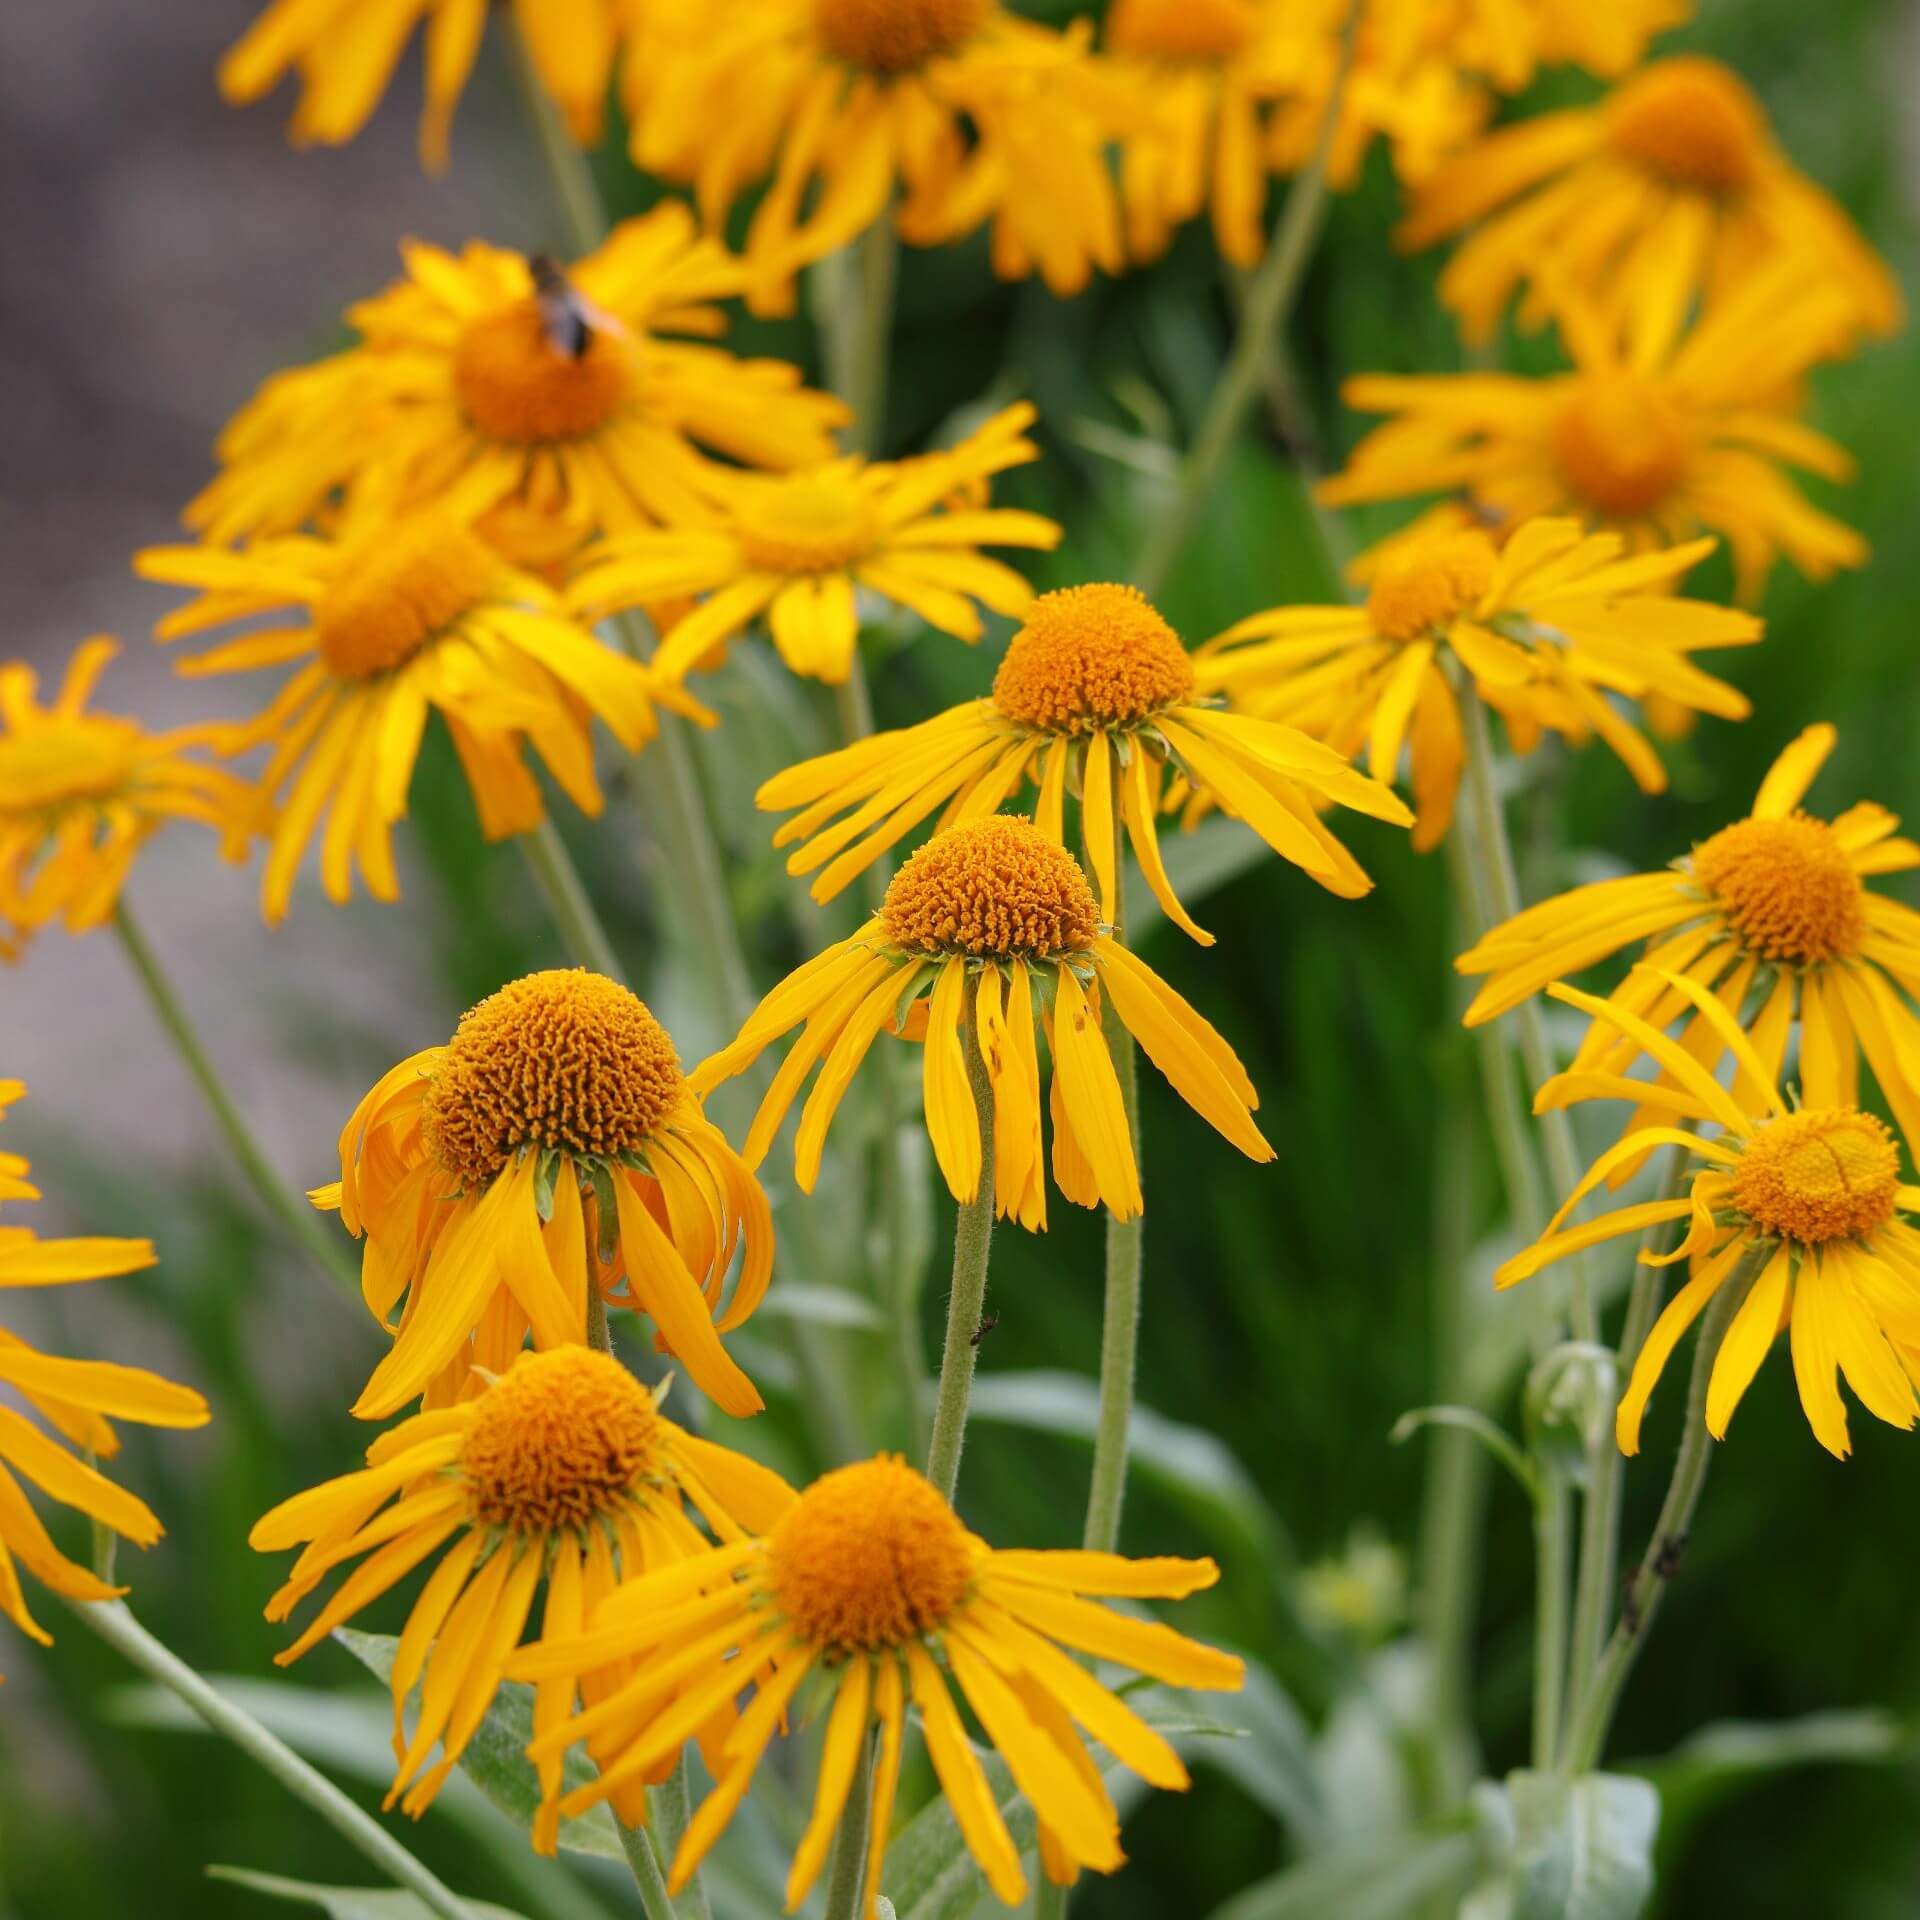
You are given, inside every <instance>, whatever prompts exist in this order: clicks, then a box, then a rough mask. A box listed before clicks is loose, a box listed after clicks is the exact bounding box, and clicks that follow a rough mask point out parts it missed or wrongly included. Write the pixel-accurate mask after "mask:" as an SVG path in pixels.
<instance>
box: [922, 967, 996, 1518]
mask: <svg viewBox="0 0 1920 1920" xmlns="http://www.w3.org/2000/svg"><path fill="white" fill-rule="evenodd" d="M978 992H979V987H978V983H977V982H974V981H969V982H968V983H967V1008H966V1033H965V1039H966V1054H967V1085H968V1086H969V1087H970V1088H971V1089H972V1092H973V1107H974V1112H975V1113H976V1114H978V1116H979V1119H980V1184H979V1187H978V1188H977V1189H976V1191H975V1193H974V1196H973V1198H972V1199H971V1200H963V1201H962V1202H961V1203H960V1210H959V1215H958V1217H957V1218H956V1220H955V1221H954V1227H953V1289H952V1292H951V1293H950V1294H949V1295H948V1297H947V1337H946V1341H945V1344H944V1345H943V1346H942V1348H941V1350H940V1383H939V1385H938V1386H937V1387H936V1388H935V1390H934V1396H933V1437H932V1439H931V1440H930V1441H929V1442H928V1446H927V1478H928V1479H929V1480H931V1481H932V1482H933V1484H934V1485H935V1486H936V1487H938V1488H939V1489H940V1491H941V1492H942V1493H943V1494H944V1495H945V1496H946V1497H947V1498H948V1499H949V1500H951V1499H952V1498H953V1490H954V1487H955V1486H956V1485H957V1484H958V1482H959V1478H960V1449H961V1447H962V1445H963V1444H964V1443H965V1440H966V1432H967V1402H968V1401H969V1400H970V1399H971V1398H972V1395H973V1368H974V1362H975V1361H976V1360H977V1359H978V1358H979V1348H978V1346H977V1344H976V1343H977V1341H978V1339H979V1334H980V1313H981V1308H982V1307H983V1306H984V1304H985V1302H986V1297H987V1256H988V1253H989V1251H990V1249H991V1247H992V1244H993V1083H992V1082H991V1081H990V1080H989V1079H988V1078H987V1064H986V1062H985V1061H984V1060H983V1059H982V1058H981V1057H980V1035H979V1023H978V1020H977V1018H976V1016H975V1010H974V1001H975V997H976V995H977V994H978Z"/></svg>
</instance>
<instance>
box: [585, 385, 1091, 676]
mask: <svg viewBox="0 0 1920 1920" xmlns="http://www.w3.org/2000/svg"><path fill="white" fill-rule="evenodd" d="M1033 417H1034V415H1033V409H1032V407H1030V406H1026V405H1020V406H1014V407H1008V408H1007V409H1006V410H1005V411H1004V412H1002V413H999V414H997V415H995V417H994V418H993V419H991V420H989V421H988V422H987V423H986V424H985V425H984V426H982V427H981V428H979V429H978V430H977V431H976V432H974V433H972V434H970V435H968V437H967V438H966V439H965V440H963V441H961V442H960V443H959V445H957V446H954V447H951V448H946V449H943V450H942V451H940V452H938V453H933V454H928V455H925V456H923V457H922V458H919V459H915V460H905V461H899V462H889V463H887V464H884V465H883V464H880V463H878V462H866V461H862V460H858V459H852V458H849V459H844V460H832V461H827V462H825V463H823V464H822V465H820V466H816V467H803V468H800V469H799V470H798V471H796V472H793V473H788V474H782V475H779V476H778V477H773V476H767V475H760V474H745V473H742V474H735V475H730V476H728V477H727V478H725V479H720V478H717V477H716V479H715V480H714V483H713V486H712V498H711V502H710V504H708V505H705V506H703V507H702V509H701V510H700V512H699V513H698V514H697V515H696V516H695V517H692V518H689V519H686V520H684V521H683V520H676V521H675V523H674V524H672V525H670V526H664V527H654V528H646V529H642V530H639V531H636V532H632V533H626V534H621V535H617V536H615V537H614V538H613V539H610V540H605V541H602V542H601V543H600V544H599V545H598V546H596V547H595V548H593V549H592V550H591V552H590V553H588V554H587V555H586V556H585V557H584V559H583V561H582V564H581V567H580V570H579V571H578V573H577V574H576V575H575V576H574V579H573V582H572V586H571V590H570V597H571V598H572V600H573V603H574V605H575V606H576V607H578V608H579V609H581V611H582V612H584V613H589V614H592V615H594V616H596V617H597V616H598V615H600V614H602V613H605V612H608V611H610V610H616V609H619V608H622V607H630V606H633V605H635V604H639V603H647V602H657V601H659V600H662V599H666V598H670V597H672V596H675V595H684V594H704V595H706V596H707V597H706V598H705V599H704V600H703V601H702V602H701V603H700V604H699V605H698V606H697V607H695V608H694V609H693V610H692V611H690V612H689V613H687V614H686V615H685V616H684V617H683V618H681V619H680V620H679V621H678V623H677V624H676V625H674V626H673V628H672V629H671V630H670V631H669V632H668V633H667V634H666V636H665V637H664V639H663V640H662V641H661V644H660V649H659V651H658V652H657V653H656V654H655V656H654V661H653V664H654V668H655V670H656V671H657V672H658V673H660V674H661V675H663V676H666V677H669V678H674V679H678V678H679V677H680V676H681V675H683V674H684V673H686V672H687V671H689V670H690V669H691V668H693V667H696V666H698V665H700V664H701V663H702V662H704V661H706V660H707V659H709V658H710V657H711V656H712V654H713V652H714V650H715V649H716V648H718V647H724V646H725V645H726V644H727V643H728V642H730V641H731V640H732V639H733V638H734V637H735V636H736V635H737V634H739V633H740V632H741V630H742V629H743V628H745V627H746V626H747V625H748V624H749V623H750V622H752V621H754V620H757V619H761V618H764V619H765V620H766V623H767V629H768V631H769V633H771V635H772V637H773V644H774V646H775V647H776V648H777V649H778V650H779V653H780V657H781V659H782V660H784V661H785V662H786V664H787V666H788V667H789V668H791V669H792V671H793V672H795V673H799V674H805V675H807V676H808V677H809V678H811V679H817V680H826V681H830V682H832V683H834V684H836V685H837V684H838V683H840V682H841V681H844V680H845V679H846V677H847V675H848V674H849V673H850V672H851V671H852V668H853V661H854V649H855V642H856V641H857V640H858V638H859V633H860V619H859V614H858V611H857V609H856V606H855V595H856V593H857V592H858V591H859V590H860V589H862V588H864V589H866V590H867V591H868V592H870V593H874V594H878V595H880V596H881V597H882V598H884V599H888V600H892V601H894V602H896V603H897V604H899V605H901V606H904V607H908V608H910V609H911V610H912V611H913V612H915V613H917V614H918V615H919V616H920V617H921V618H922V619H923V620H925V621H926V622H927V623H928V624H929V625H930V626H934V627H937V628H939V629H940V631H941V632H942V633H950V634H952V635H953V636H954V638H955V639H958V640H969V641H971V640H977V639H978V638H979V637H980V633H981V620H980V615H979V613H978V612H977V611H976V610H975V607H974V604H973V603H974V601H976V600H978V601H979V602H981V603H982V604H983V605H985V606H988V607H991V608H992V609H993V610H994V611H995V612H996V613H1003V614H1007V615H1009V616H1011V617H1017V616H1019V615H1020V614H1022V613H1024V612H1025V611H1026V609H1027V606H1028V604H1029V602H1031V600H1032V599H1033V589H1032V588H1031V587H1029V586H1028V585H1027V583H1026V582H1025V581H1024V580H1023V579H1022V578H1021V577H1020V576H1019V575H1018V574H1017V573H1015V572H1014V571H1013V570H1012V569H1011V568H1010V567H1006V566H1002V565H1001V564H1000V563H999V562H998V561H996V560H989V559H988V558H987V557H986V556H985V555H984V554H982V553H980V552H979V551H978V549H979V548H980V547H983V546H1013V547H1037V548H1043V549H1045V548H1051V547H1053V546H1055V545H1057V544H1058V542H1059V539H1060V529H1059V527H1057V526H1056V525H1055V524H1054V523H1053V522H1052V521H1051V520H1047V519H1043V518H1042V517H1041V516H1040V515H1039V514H1036V513H1020V512H1015V511H1012V510H1010V509H1005V508H1001V509H994V508H989V507H987V506H986V505H984V497H985V491H986V486H987V482H988V480H989V479H990V478H991V476H992V475H994V474H996V473H999V472H1002V471H1003V470H1005V469H1006V468H1008V467H1012V466H1018V465H1021V464H1023V463H1024V462H1026V461H1028V460H1031V459H1033V458H1034V457H1035V456H1036V454H1037V453H1038V449H1037V448H1036V447H1035V446H1034V444H1033V442H1032V441H1031V440H1029V439H1028V438H1027V437H1026V429H1027V428H1028V427H1029V426H1031V425H1032V424H1033Z"/></svg>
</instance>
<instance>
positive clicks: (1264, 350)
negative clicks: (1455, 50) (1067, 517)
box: [1134, 0, 1365, 597]
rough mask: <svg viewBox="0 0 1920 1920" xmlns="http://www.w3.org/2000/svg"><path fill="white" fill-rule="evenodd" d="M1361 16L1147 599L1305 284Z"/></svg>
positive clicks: (1191, 458)
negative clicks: (1302, 283) (1302, 284)
mask: <svg viewBox="0 0 1920 1920" xmlns="http://www.w3.org/2000/svg"><path fill="white" fill-rule="evenodd" d="M1364 11H1365V0H1349V5H1348V7H1347V16H1346V23H1345V25H1344V27H1343V28H1342V30H1341V35H1340V56H1339V65H1338V67H1337V68H1336V69H1335V72H1334V77H1333V85H1332V87H1331V89H1330V90H1329V91H1328V94H1327V104H1326V108H1325V110H1324V112H1323V113H1322V114H1321V117H1320V130H1319V134H1318V137H1317V138H1316V139H1315V141H1314V148H1313V157H1312V159H1311V160H1309V161H1308V162H1307V165H1306V167H1305V169H1304V170H1303V171H1302V172H1301V174H1300V175H1299V176H1298V178H1296V179H1295V181H1294V183H1293V185H1292V187H1291V189H1289V191H1288V194H1287V204H1286V206H1285V207H1284V209H1282V211H1281V215H1280V223H1279V225H1278V227H1277V228H1276V229H1275V230H1274V235H1273V239H1272V241H1271V243H1270V244H1269V246H1268V248H1267V255H1266V258H1265V259H1264V260H1262V261H1261V263H1260V265H1259V266H1258V267H1257V268H1256V269H1255V270H1254V273H1253V277H1252V279H1251V280H1250V281H1249V283H1248V286H1247V299H1246V305H1245V307H1244V309H1243V310H1242V312H1241V316H1240V324H1239V326H1238V328H1237V329H1236V331H1235V335H1234V343H1233V351H1232V353H1231V354H1229V355H1228V358H1227V364H1226V366H1225V368H1224V369H1223V370H1222V372H1221V375H1220V380H1219V384H1218V385H1217V386H1215V388H1214V390H1213V399H1212V401H1211V402H1210V403H1209V405H1208V407H1207V411H1206V415H1205V417H1204V418H1203V419H1202V420H1201V422H1200V430H1199V432H1198V433H1196V434H1195V435H1194V438H1193V445H1192V446H1191V447H1190V448H1189V449H1188V452H1187V457H1186V460H1185V462H1184V463H1183V465H1182V467H1181V471H1180V480H1179V485H1178V487H1177V488H1176V490H1175V492H1174V497H1173V499H1172V501H1171V502H1170V503H1169V506H1168V509H1167V511H1166V513H1165V514H1164V515H1162V516H1161V518H1160V519H1159V521H1158V522H1157V523H1156V525H1155V527H1154V529H1153V532H1152V534H1151V535H1150V536H1149V538H1148V540H1147V545H1146V551H1145V552H1144V553H1143V554H1142V556H1141V559H1140V564H1139V566H1138V568H1137V569H1136V570H1135V573H1134V583H1135V585H1137V586H1138V587H1139V588H1140V590H1141V592H1143V593H1145V594H1147V595H1148V596H1149V597H1151V596H1153V595H1155V594H1157V593H1158V592H1159V591H1160V589H1161V587H1162V586H1163V585H1164V584H1165V582H1166V578H1167V575H1168V573H1169V572H1170V571H1171V569H1172V567H1173V563H1174V562H1175V561H1176V560H1177V559H1178V558H1179V557H1180V551H1181V549H1182V548H1183V547H1184V546H1185V545H1186V541H1187V536H1188V534H1189V533H1191V532H1192V530H1193V525H1194V522H1195V521H1196V520H1197V519H1198V518H1199V516H1200V513H1201V511H1202V510H1203V509H1204V508H1205V506H1206V505H1207V503H1208V501H1209V500H1210V499H1211V498H1212V495H1213V489H1214V485H1215V482H1216V481H1217V480H1218V478H1219V474H1220V467H1221V464H1222V463H1223V462H1224V460H1225V459H1226V456H1227V454H1228V452H1229V450H1230V449H1231V448H1232V446H1233V443H1234V441H1235V440H1236V439H1237V438H1238V437H1239V435H1240V431H1241V429H1242V428H1243V427H1244V426H1245V425H1246V420H1247V415H1248V413H1249V412H1250V411H1251V410H1252V408H1253V406H1254V404H1255V402H1256V401H1257V400H1258V399H1259V397H1260V394H1261V391H1262V389H1263V387H1264V386H1265V384H1266V381H1267V377H1268V369H1269V367H1270V366H1271V364H1272V352H1273V343H1274V342H1275V341H1276V340H1277V339H1278V338H1279V337H1280V333H1281V329H1282V328H1283V327H1284V326H1285V325H1286V322H1287V316H1288V314H1289V313H1290V312H1291V311H1292V309H1293V303H1294V301H1295V299H1296V298H1297V297H1298V295H1299V292H1300V286H1301V282H1302V281H1303V280H1304V279H1305V277H1306V270H1307V262H1308V260H1309V259H1310V258H1311V257H1312V254H1313V246H1314V242H1315V241H1316V240H1317V239H1318V238H1319V235H1320V229H1321V227H1322V226H1323V225H1324V223H1325V221H1326V214H1327V159H1328V156H1329V154H1330V153H1331V152H1332V149H1333V137H1334V132H1335V130H1336V128H1337V127H1338V126H1339V123H1340V113H1341V110H1342V107H1343V105H1344V104H1345V101H1346V93H1347V78H1348V75H1349V74H1350V73H1351V72H1352V70H1353V49H1354V42H1355V39H1356V38H1357V36H1358V34H1359V30H1360V16H1361V14H1362V13H1363V12H1364Z"/></svg>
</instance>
